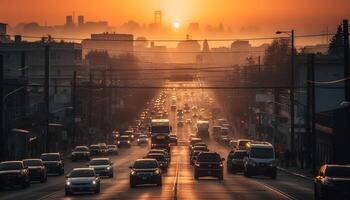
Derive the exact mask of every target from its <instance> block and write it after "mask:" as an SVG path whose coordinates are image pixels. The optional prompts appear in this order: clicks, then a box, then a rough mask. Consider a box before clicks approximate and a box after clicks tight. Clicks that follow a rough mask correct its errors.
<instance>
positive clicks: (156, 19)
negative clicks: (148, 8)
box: [154, 10, 162, 27]
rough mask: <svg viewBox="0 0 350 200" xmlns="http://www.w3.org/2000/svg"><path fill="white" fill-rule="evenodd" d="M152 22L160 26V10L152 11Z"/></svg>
mask: <svg viewBox="0 0 350 200" xmlns="http://www.w3.org/2000/svg"><path fill="white" fill-rule="evenodd" d="M154 23H155V24H157V25H158V26H159V27H161V26H162V11H160V10H156V11H154Z"/></svg>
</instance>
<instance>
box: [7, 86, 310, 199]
mask: <svg viewBox="0 0 350 200" xmlns="http://www.w3.org/2000/svg"><path fill="white" fill-rule="evenodd" d="M191 92H192V91H178V90H175V91H169V95H168V98H169V100H168V101H167V102H170V97H171V95H172V93H173V94H174V95H177V96H178V97H179V98H178V99H179V101H178V106H182V105H183V104H184V102H187V103H189V104H190V105H191V106H194V105H197V106H199V105H201V100H202V99H203V96H202V91H198V90H196V91H193V92H194V93H195V96H194V97H191V96H190V97H189V98H185V95H184V94H185V93H187V94H190V93H191ZM166 107H167V108H169V104H168V103H167V104H166ZM203 114H205V111H204V113H203ZM190 115H191V114H186V115H185V119H187V118H190ZM169 118H170V121H171V123H172V126H173V132H175V133H176V134H177V135H178V139H179V146H174V147H172V150H171V153H172V161H171V164H170V167H169V170H168V172H167V173H165V174H164V175H163V185H162V186H161V187H156V186H141V187H137V188H133V189H131V188H129V168H128V167H129V166H130V165H131V164H132V163H133V161H134V160H135V159H137V158H142V157H143V156H144V155H145V154H146V153H147V151H148V148H149V147H148V146H147V147H140V146H137V145H136V144H133V146H132V147H131V148H130V149H127V148H124V149H120V152H119V155H118V156H111V159H112V161H113V162H114V172H115V175H114V178H112V179H109V178H104V179H102V181H101V193H100V194H98V195H95V194H93V195H90V194H89V195H74V196H70V197H65V196H64V182H65V177H64V176H50V177H49V179H48V181H47V183H43V184H41V183H32V185H31V186H30V188H27V189H23V190H22V189H19V188H15V189H6V190H2V191H0V199H1V200H21V199H127V200H133V199H140V200H141V199H191V200H195V199H201V200H202V199H300V200H301V199H313V184H312V182H311V181H308V180H305V179H302V178H299V177H296V176H293V175H289V174H286V173H284V172H281V171H279V172H278V177H277V179H276V180H272V179H269V178H265V177H253V178H246V177H244V176H243V175H242V174H235V175H232V174H228V173H227V172H226V170H224V180H223V181H219V180H216V179H214V178H205V179H200V180H195V179H194V178H193V168H192V166H190V164H189V156H188V146H187V140H188V137H189V134H190V133H192V132H193V131H194V127H193V126H192V125H190V124H186V125H185V126H184V127H177V126H176V122H177V120H176V115H175V112H171V111H170V108H169ZM209 149H210V150H211V151H216V152H218V153H220V155H221V156H222V157H224V158H226V156H227V154H228V152H229V149H228V148H227V147H224V146H222V145H220V144H218V143H216V142H215V141H209ZM86 164H87V163H86V162H75V163H72V162H70V161H69V160H66V162H65V171H66V172H69V171H70V170H71V169H72V168H74V167H83V166H86ZM225 168H226V166H225Z"/></svg>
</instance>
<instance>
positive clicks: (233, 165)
mask: <svg viewBox="0 0 350 200" xmlns="http://www.w3.org/2000/svg"><path fill="white" fill-rule="evenodd" d="M246 156H247V151H246V150H236V151H234V152H233V154H232V156H230V155H229V156H228V158H227V169H228V171H229V172H231V173H232V174H235V173H237V172H242V171H243V170H244V163H243V160H244V158H245V157H246Z"/></svg>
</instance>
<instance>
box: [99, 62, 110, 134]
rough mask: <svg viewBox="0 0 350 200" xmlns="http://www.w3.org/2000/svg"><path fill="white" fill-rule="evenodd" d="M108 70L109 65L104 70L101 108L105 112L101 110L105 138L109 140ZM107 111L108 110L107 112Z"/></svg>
mask: <svg viewBox="0 0 350 200" xmlns="http://www.w3.org/2000/svg"><path fill="white" fill-rule="evenodd" d="M106 71H107V67H106V68H105V70H103V71H102V85H103V95H102V99H103V100H102V101H101V108H102V110H103V112H101V118H100V119H101V120H102V121H101V123H100V124H101V125H102V126H103V127H104V140H105V141H107V130H108V128H107V127H106V122H107V121H108V120H107V117H108V118H109V116H106V113H108V111H107V91H108V90H107V83H106ZM105 111H107V112H105Z"/></svg>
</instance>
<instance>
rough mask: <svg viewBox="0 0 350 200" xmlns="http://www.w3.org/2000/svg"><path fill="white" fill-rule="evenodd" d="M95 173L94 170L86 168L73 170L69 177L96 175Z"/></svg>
mask: <svg viewBox="0 0 350 200" xmlns="http://www.w3.org/2000/svg"><path fill="white" fill-rule="evenodd" d="M94 176H95V173H94V171H93V170H90V169H84V170H73V171H72V172H71V173H70V175H69V177H70V178H78V177H94Z"/></svg>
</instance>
